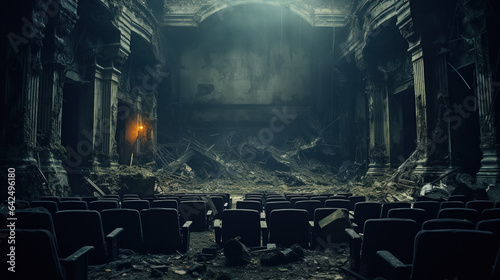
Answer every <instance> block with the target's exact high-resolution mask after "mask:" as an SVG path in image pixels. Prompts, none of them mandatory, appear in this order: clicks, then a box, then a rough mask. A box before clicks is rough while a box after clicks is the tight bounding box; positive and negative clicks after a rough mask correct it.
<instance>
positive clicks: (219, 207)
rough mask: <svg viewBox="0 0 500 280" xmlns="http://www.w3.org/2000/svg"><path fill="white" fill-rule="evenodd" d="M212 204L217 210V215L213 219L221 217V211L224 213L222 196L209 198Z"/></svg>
mask: <svg viewBox="0 0 500 280" xmlns="http://www.w3.org/2000/svg"><path fill="white" fill-rule="evenodd" d="M210 198H211V199H212V202H213V203H214V206H215V209H217V214H216V215H215V218H217V219H218V218H220V217H222V211H224V197H222V196H212V195H211V196H210Z"/></svg>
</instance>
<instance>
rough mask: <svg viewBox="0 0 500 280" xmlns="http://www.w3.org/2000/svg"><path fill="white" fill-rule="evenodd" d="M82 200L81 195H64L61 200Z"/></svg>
mask: <svg viewBox="0 0 500 280" xmlns="http://www.w3.org/2000/svg"><path fill="white" fill-rule="evenodd" d="M80 200H82V198H81V197H78V196H64V197H61V201H80Z"/></svg>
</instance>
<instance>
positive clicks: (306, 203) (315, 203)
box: [295, 200, 322, 221]
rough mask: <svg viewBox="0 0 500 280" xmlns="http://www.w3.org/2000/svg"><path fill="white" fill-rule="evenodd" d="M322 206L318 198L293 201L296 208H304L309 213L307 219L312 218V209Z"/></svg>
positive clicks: (310, 219)
mask: <svg viewBox="0 0 500 280" xmlns="http://www.w3.org/2000/svg"><path fill="white" fill-rule="evenodd" d="M321 206H322V204H321V201H319V200H303V201H297V202H296V203H295V208H296V209H304V210H306V211H307V213H308V214H309V221H312V220H314V210H316V209H317V208H320V207H321Z"/></svg>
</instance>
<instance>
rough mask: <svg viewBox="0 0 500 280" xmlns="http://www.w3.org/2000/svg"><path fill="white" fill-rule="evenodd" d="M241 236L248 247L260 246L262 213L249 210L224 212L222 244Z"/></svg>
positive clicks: (242, 241) (241, 240)
mask: <svg viewBox="0 0 500 280" xmlns="http://www.w3.org/2000/svg"><path fill="white" fill-rule="evenodd" d="M237 236H240V237H241V239H240V242H241V243H243V244H245V246H248V247H257V246H260V244H261V242H260V213H259V212H258V211H256V210H249V209H228V210H224V212H222V244H225V243H226V241H228V240H229V239H231V238H234V237H237Z"/></svg>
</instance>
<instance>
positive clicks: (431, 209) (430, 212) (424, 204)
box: [413, 201, 441, 220]
mask: <svg viewBox="0 0 500 280" xmlns="http://www.w3.org/2000/svg"><path fill="white" fill-rule="evenodd" d="M439 207H441V206H440V204H439V202H437V201H417V202H414V203H413V208H414V209H424V210H425V213H426V215H427V220H430V219H436V218H437V214H438V212H439Z"/></svg>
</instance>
